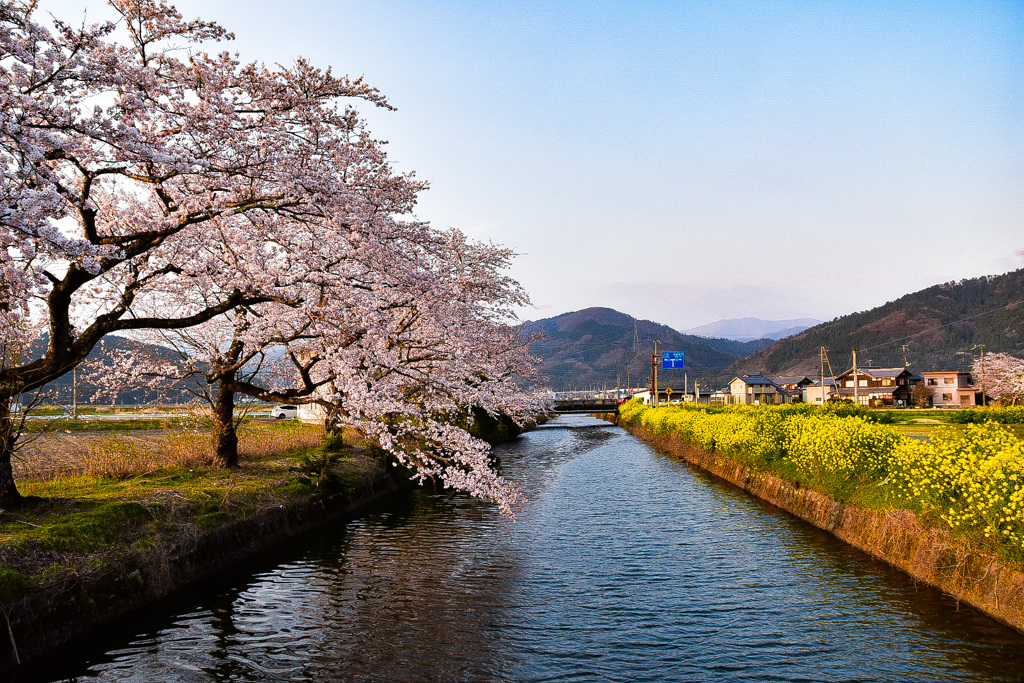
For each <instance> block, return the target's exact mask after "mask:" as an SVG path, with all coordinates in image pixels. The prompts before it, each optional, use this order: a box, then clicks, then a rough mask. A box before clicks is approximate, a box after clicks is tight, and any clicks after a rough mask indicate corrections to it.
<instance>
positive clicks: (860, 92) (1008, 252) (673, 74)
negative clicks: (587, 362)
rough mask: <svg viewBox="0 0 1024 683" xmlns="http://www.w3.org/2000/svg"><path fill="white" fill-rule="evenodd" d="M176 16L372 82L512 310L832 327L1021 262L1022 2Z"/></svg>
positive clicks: (405, 157)
mask: <svg viewBox="0 0 1024 683" xmlns="http://www.w3.org/2000/svg"><path fill="white" fill-rule="evenodd" d="M176 4H177V6H178V7H179V8H180V9H181V10H182V11H183V12H184V13H185V14H186V15H192V16H202V17H203V18H204V19H208V20H209V19H212V20H215V21H218V22H219V23H221V24H222V25H224V26H225V27H226V28H228V29H229V30H231V31H233V32H234V33H235V34H236V36H237V40H236V41H234V43H233V44H232V45H230V47H231V49H233V50H238V51H239V52H240V53H241V55H242V57H243V58H245V59H251V60H258V61H265V62H268V63H269V62H280V63H283V64H288V63H291V61H292V60H293V59H294V57H295V56H296V55H303V56H306V57H308V58H310V59H311V60H313V61H314V62H315V63H317V64H319V65H324V66H326V65H331V66H333V67H334V68H335V70H336V71H338V72H341V73H348V74H350V75H352V76H357V75H365V77H366V79H367V80H368V81H369V82H370V83H371V84H373V85H375V86H377V87H378V88H380V89H381V90H382V91H383V92H384V93H385V94H386V95H387V96H388V97H389V98H390V99H391V102H392V103H393V104H394V105H396V106H397V107H398V111H395V112H383V111H367V112H366V115H367V118H368V120H369V123H370V126H371V130H372V131H373V132H374V133H375V134H376V135H377V136H378V137H381V138H384V139H387V140H388V141H389V142H390V144H389V154H390V156H391V158H392V159H393V161H394V163H395V164H396V166H397V167H398V168H399V169H400V170H403V171H413V170H414V171H416V173H417V174H418V175H419V176H420V177H421V178H423V179H426V180H428V181H430V183H431V189H430V190H429V191H428V192H427V193H425V195H424V196H423V198H422V200H421V203H420V207H419V211H418V215H419V217H421V218H424V219H426V220H430V221H431V222H433V223H434V224H436V225H438V226H456V227H459V228H461V229H462V230H464V231H466V232H467V233H469V234H470V235H472V236H474V237H477V238H480V239H489V240H493V241H495V242H499V243H502V244H506V245H509V246H511V247H512V248H514V249H515V250H516V251H517V252H519V253H520V254H521V256H520V257H519V258H518V259H517V262H516V265H515V267H514V270H513V274H514V275H515V276H516V277H517V278H518V279H519V280H520V281H521V282H522V283H523V284H524V286H525V287H526V288H527V290H528V291H529V292H530V294H531V296H532V298H533V302H534V305H535V308H533V309H528V310H524V311H523V312H522V317H524V318H527V319H531V318H532V319H536V318H541V317H548V316H550V315H554V314H558V313H562V312H566V311H571V310H576V309H580V308H584V307H587V306H597V305H602V306H610V307H613V308H616V309H619V310H621V311H623V312H626V313H630V314H632V315H635V316H637V317H641V318H650V319H654V320H657V321H659V322H663V323H666V324H669V325H672V326H675V327H677V328H686V327H691V326H696V325H700V324H702V323H706V322H710V321H712V320H716V319H719V318H728V317H741V316H756V317H760V318H791V317H804V316H809V317H816V318H820V319H831V318H833V317H835V316H839V315H844V314H846V313H850V312H853V311H855V310H863V309H867V308H871V307H874V306H877V305H880V304H882V303H884V302H885V301H888V300H891V299H894V298H897V297H899V296H901V295H903V294H905V293H908V292H911V291H915V290H917V289H920V288H922V287H926V286H928V285H931V284H935V283H939V282H946V281H950V280H957V279H961V278H965V277H975V276H979V275H986V274H996V273H1001V272H1005V271H1007V270H1012V269H1015V268H1019V267H1022V266H1024V258H1022V257H1021V256H1019V255H1017V254H1016V250H1018V249H1021V248H1024V106H1022V105H1024V41H1022V40H1021V37H1022V36H1024V2H919V3H915V2H878V3H872V2H824V1H823V2H774V3H773V2H715V3H710V2H702V3H697V2H563V3H558V2H486V3H480V2H407V1H399V0H382V1H377V2H369V1H345V0H342V1H339V2H303V1H301V0H293V1H291V2H289V3H287V4H285V3H280V2H271V1H269V0H256V1H249V2H244V3H243V2H237V1H233V0H232V1H228V0H223V1H220V0H206V1H205V2H196V1H193V0H188V1H182V2H177V3H176ZM82 6H83V4H82V3H81V2H64V1H63V0H62V1H61V2H47V0H43V1H42V8H43V9H44V10H45V9H50V10H51V11H53V12H54V14H56V15H58V16H61V17H67V16H69V13H71V14H73V15H78V13H80V11H81V7H82ZM85 6H87V7H89V12H90V16H94V17H97V18H98V17H100V16H104V15H105V12H104V8H103V6H102V4H101V3H97V2H92V0H90V2H87V3H85ZM282 7H287V9H286V10H283V9H282Z"/></svg>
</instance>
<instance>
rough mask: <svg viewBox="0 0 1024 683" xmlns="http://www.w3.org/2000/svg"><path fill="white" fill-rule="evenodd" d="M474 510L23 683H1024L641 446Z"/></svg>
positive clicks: (309, 541)
mask: <svg viewBox="0 0 1024 683" xmlns="http://www.w3.org/2000/svg"><path fill="white" fill-rule="evenodd" d="M498 452H499V455H500V457H501V461H502V467H503V470H504V472H505V473H506V474H507V475H508V476H509V477H511V478H513V479H515V480H517V481H519V482H520V483H521V485H522V486H523V488H524V490H525V491H526V493H527V495H528V497H529V498H530V503H529V504H528V505H527V506H526V508H525V509H524V510H523V511H522V513H521V514H520V516H519V518H518V520H516V521H511V520H508V519H504V518H502V517H500V516H499V515H498V514H497V513H496V511H495V510H494V508H493V506H490V505H487V504H483V503H480V502H478V501H475V500H472V499H469V498H467V497H465V496H461V495H453V496H439V495H427V494H425V493H417V494H416V495H414V496H413V497H412V498H411V499H410V500H408V501H404V502H401V503H398V504H394V505H392V506H390V507H386V508H383V509H381V510H379V511H376V512H374V513H371V514H369V515H367V516H365V517H364V518H361V519H358V520H355V521H352V522H349V523H347V524H344V525H339V526H337V527H335V528H331V529H327V530H324V531H323V532H319V533H317V534H316V535H314V536H312V537H307V538H304V539H300V540H298V541H296V542H293V543H291V544H289V545H287V546H285V547H283V548H280V549H278V550H276V551H275V552H274V553H272V554H269V555H267V556H264V557H261V558H260V559H259V560H257V561H255V562H253V563H251V564H250V565H249V566H247V567H245V568H243V569H240V570H238V571H235V572H231V573H230V574H228V575H224V576H221V577H219V578H217V579H215V580H212V581H209V582H207V583H205V584H204V585H203V586H201V587H198V588H196V589H192V590H189V591H185V592H183V593H180V594H178V595H176V596H174V598H173V599H172V600H167V601H164V602H163V603H160V604H158V605H157V606H156V607H154V608H153V609H150V610H147V611H146V612H145V614H143V615H141V616H135V617H132V618H131V619H126V620H123V621H122V622H121V623H119V624H117V625H115V626H113V627H111V628H108V629H104V630H103V631H100V632H98V633H97V634H96V635H95V636H94V637H92V638H91V639H90V640H89V641H87V642H82V643H79V644H77V645H75V646H74V647H68V648H64V649H63V650H62V651H61V654H60V656H59V657H53V658H50V660H49V661H48V662H46V663H45V664H43V665H39V666H36V667H34V668H33V669H31V670H26V671H24V672H22V674H21V675H20V676H19V677H18V680H19V681H55V680H104V681H114V680H117V681H228V680H231V681H744V680H747V681H828V682H830V683H836V682H839V681H901V682H903V681H1024V637H1022V636H1020V635H1019V634H1017V633H1016V632H1015V631H1013V630H1011V629H1008V628H1006V627H1003V626H1001V625H999V624H998V623H996V622H994V621H992V620H990V619H988V618H987V617H984V616H983V615H980V614H978V613H977V612H975V611H974V610H972V609H969V608H966V607H963V606H961V607H959V609H958V606H957V605H956V603H955V602H954V601H953V600H952V599H950V598H947V597H945V596H943V595H941V594H939V593H938V592H936V591H934V590H931V589H929V588H927V587H925V586H920V585H915V583H914V581H912V580H911V579H909V578H908V577H906V576H905V575H903V574H901V573H900V572H898V571H896V570H894V569H891V568H890V567H888V566H887V565H885V564H883V563H880V562H878V561H875V560H873V559H871V558H870V557H868V556H866V555H864V554H863V553H861V552H859V551H857V550H855V549H852V548H850V547H848V546H845V545H844V544H842V543H840V542H839V541H837V540H835V539H834V538H832V537H831V536H829V535H828V534H825V533H824V532H821V531H819V530H818V529H815V528H812V527H810V526H808V525H806V524H804V523H803V522H800V521H799V520H796V519H794V518H791V517H789V516H788V515H786V514H785V513H782V512H780V511H779V510H776V509H774V508H772V507H771V506H769V505H767V504H764V503H761V502H760V501H758V500H756V499H753V498H751V497H750V496H748V495H747V494H746V493H744V492H742V491H739V490H738V489H735V488H733V487H732V486H730V485H728V484H725V483H722V482H719V481H717V480H715V479H713V478H711V477H710V476H707V475H705V474H703V473H702V472H700V471H699V470H696V469H694V468H693V467H691V466H689V465H687V464H685V463H683V462H679V461H676V460H673V459H671V458H668V457H666V456H663V455H659V454H658V453H656V452H654V451H653V450H652V449H651V448H649V447H648V446H647V445H645V444H644V443H642V442H640V441H639V440H637V439H635V438H634V437H632V436H630V435H629V434H628V433H626V432H625V431H623V430H622V429H619V428H617V427H613V426H610V425H606V424H605V423H601V422H599V421H597V420H594V419H592V418H587V417H578V416H565V417H561V418H558V419H557V420H554V421H552V422H550V423H548V424H547V425H544V426H543V427H541V428H540V429H538V430H536V431H534V432H531V433H529V434H526V435H524V436H523V437H521V438H520V439H519V440H517V441H516V442H515V443H513V444H509V445H507V446H503V447H500V448H499V449H498Z"/></svg>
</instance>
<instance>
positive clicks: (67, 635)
mask: <svg viewBox="0 0 1024 683" xmlns="http://www.w3.org/2000/svg"><path fill="white" fill-rule="evenodd" d="M411 486H412V485H411V484H409V483H408V482H403V481H399V480H396V479H394V478H393V477H391V476H389V474H388V472H386V471H385V469H384V468H383V466H382V467H381V468H379V469H378V470H377V471H376V472H374V473H373V474H370V475H367V476H366V477H365V478H364V479H363V480H362V481H361V482H360V483H359V484H358V485H357V486H356V487H354V488H353V489H352V490H350V491H346V492H344V493H336V494H323V495H314V496H309V497H306V498H301V499H296V500H291V501H288V502H286V503H283V504H281V505H279V506H276V507H271V508H266V509H264V510H261V511H259V512H257V513H256V514H254V515H251V516H249V517H246V518H244V519H239V520H236V521H233V522H229V523H227V524H224V525H223V526H220V527H218V528H216V529H213V530H211V531H201V530H199V529H196V530H195V533H194V534H186V535H183V536H184V537H183V538H180V539H178V540H177V544H176V545H174V546H170V547H168V546H167V545H157V547H155V548H153V549H151V550H147V551H144V552H140V553H136V554H132V555H131V556H129V557H128V558H127V559H126V560H125V561H124V562H123V563H121V564H119V565H118V566H116V567H110V568H109V569H107V570H106V571H104V572H103V573H102V574H100V575H98V576H96V577H92V578H89V579H85V580H68V581H67V582H66V583H63V584H61V585H56V586H49V587H47V588H46V589H44V590H42V591H39V592H36V593H33V594H32V595H29V596H28V597H26V598H24V599H22V600H20V601H18V602H16V603H12V604H9V605H3V606H2V607H0V672H2V671H5V670H11V669H13V668H15V667H16V666H17V664H18V662H19V661H20V662H21V663H26V662H28V661H30V660H32V659H35V658H37V657H39V656H40V655H42V654H44V653H46V652H48V651H51V650H53V649H54V648H56V647H59V646H61V645H64V644H66V643H68V642H70V641H72V640H73V639H75V638H77V637H79V636H82V635H85V634H88V633H90V632H91V631H93V630H94V629H95V628H96V627H98V626H100V625H102V624H105V623H108V622H111V621H113V620H115V619H117V618H118V617H121V616H123V615H126V614H128V613H130V612H133V611H135V610H138V609H140V608H142V607H145V606H146V605H148V604H150V603H153V602H155V601H156V600H159V599H160V598H163V597H165V596H167V595H168V594H170V593H172V592H173V591H175V590H178V589H179V588H182V587H184V586H185V585H187V584H189V583H193V582H196V581H200V580H202V579H204V578H206V577H208V576H210V575H212V574H214V573H216V572H219V571H223V570H225V569H228V568H229V567H231V566H234V565H237V564H239V563H240V562H242V561H244V560H246V559H249V558H251V557H253V556H255V555H257V554H258V553H260V552H263V551H265V550H268V549H270V548H272V547H273V546H275V545H278V544H280V543H282V542H284V541H286V540H288V539H291V538H294V537H295V536H298V535H300V534H302V533H304V532H307V531H311V530H313V529H315V528H316V527H319V526H323V525H325V524H328V523H331V522H337V521H340V520H343V519H346V518H349V517H352V516H354V515H356V514H358V513H359V512H361V511H364V510H366V509H368V508H370V507H372V506H373V505H374V504H377V503H379V502H382V501H383V500H385V499H387V498H389V497H393V496H396V495H398V494H400V493H403V492H406V491H408V490H409V489H410V488H411ZM0 679H2V677H0Z"/></svg>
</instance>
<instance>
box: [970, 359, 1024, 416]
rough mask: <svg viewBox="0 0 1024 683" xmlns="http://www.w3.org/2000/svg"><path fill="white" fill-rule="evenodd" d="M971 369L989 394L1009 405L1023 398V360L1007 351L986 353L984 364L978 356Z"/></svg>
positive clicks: (982, 388)
mask: <svg viewBox="0 0 1024 683" xmlns="http://www.w3.org/2000/svg"><path fill="white" fill-rule="evenodd" d="M971 371H972V373H973V375H974V376H975V377H976V378H978V381H979V382H980V384H981V390H982V391H984V392H985V393H986V394H988V395H989V396H994V397H996V398H998V399H999V400H1000V401H1002V402H1003V403H1009V404H1011V405H1016V404H1017V402H1018V401H1021V400H1024V360H1021V359H1020V358H1017V357H1016V356H1011V355H1010V354H1008V353H988V354H985V360H984V365H982V361H981V359H980V358H979V359H978V360H976V361H975V362H974V365H973V367H972V369H971Z"/></svg>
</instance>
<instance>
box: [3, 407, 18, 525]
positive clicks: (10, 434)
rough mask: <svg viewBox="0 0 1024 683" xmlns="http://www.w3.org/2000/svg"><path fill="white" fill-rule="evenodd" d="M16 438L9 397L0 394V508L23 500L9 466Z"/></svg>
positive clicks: (6, 507)
mask: <svg viewBox="0 0 1024 683" xmlns="http://www.w3.org/2000/svg"><path fill="white" fill-rule="evenodd" d="M17 438H18V434H17V430H16V429H15V428H14V420H13V419H12V415H11V399H10V397H9V396H2V395H0V510H14V509H17V508H19V507H21V504H22V502H23V501H22V498H21V494H20V493H18V487H17V485H16V484H15V483H14V470H13V469H12V467H11V458H12V457H13V456H14V444H15V442H16V441H17Z"/></svg>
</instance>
